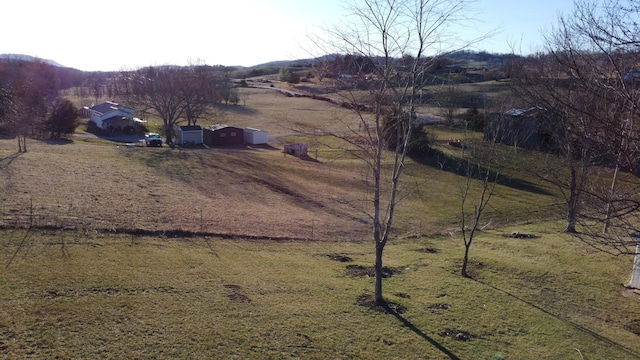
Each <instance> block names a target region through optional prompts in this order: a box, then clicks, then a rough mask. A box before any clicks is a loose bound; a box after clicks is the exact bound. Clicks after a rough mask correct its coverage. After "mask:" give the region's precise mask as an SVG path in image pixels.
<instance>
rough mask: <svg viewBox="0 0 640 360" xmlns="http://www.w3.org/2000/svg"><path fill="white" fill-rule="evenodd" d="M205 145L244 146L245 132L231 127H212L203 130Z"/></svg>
mask: <svg viewBox="0 0 640 360" xmlns="http://www.w3.org/2000/svg"><path fill="white" fill-rule="evenodd" d="M203 138H204V143H205V144H207V145H209V146H234V145H242V144H244V130H243V129H242V128H239V127H235V126H229V125H220V124H218V125H211V126H209V127H208V128H206V129H204V130H203Z"/></svg>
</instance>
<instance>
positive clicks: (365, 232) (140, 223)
mask: <svg viewBox="0 0 640 360" xmlns="http://www.w3.org/2000/svg"><path fill="white" fill-rule="evenodd" d="M35 209H36V207H34V206H33V203H32V202H31V201H30V202H29V204H28V206H27V208H26V209H23V210H16V209H13V208H12V209H10V210H6V209H5V208H2V207H0V227H2V228H18V229H20V228H23V229H27V228H54V229H61V230H77V231H84V232H114V233H118V232H121V233H139V234H163V233H167V234H184V235H188V234H192V235H212V236H223V237H248V238H262V239H291V240H293V239H299V240H326V239H333V240H346V241H354V240H355V241H357V240H368V239H370V236H371V227H370V223H369V222H368V221H367V222H364V223H363V222H362V221H354V223H353V224H352V226H351V227H350V228H344V229H339V228H336V227H335V226H323V225H322V224H318V222H317V221H315V220H312V221H310V222H309V223H308V224H303V225H300V224H299V223H297V224H293V223H292V224H291V226H290V227H289V228H288V230H289V231H287V234H286V235H283V234H275V233H269V232H268V231H267V232H264V233H258V232H259V231H260V229H259V228H260V226H257V228H254V229H246V228H245V229H246V231H241V230H238V231H235V232H233V233H231V232H229V231H230V230H228V229H227V230H226V232H225V231H223V230H221V229H220V227H219V222H217V221H214V220H211V219H207V218H206V217H205V216H204V215H203V212H202V209H199V210H198V213H197V214H196V216H194V217H189V218H186V219H185V218H183V219H175V221H173V222H172V223H166V222H165V223H162V222H159V221H153V220H152V219H131V221H126V220H124V219H121V220H118V219H98V218H95V217H92V216H86V217H83V216H78V215H75V214H69V213H68V212H65V211H64V210H62V209H61V207H60V206H58V205H55V206H51V207H49V208H46V207H43V206H40V207H37V210H35ZM56 210H57V211H56ZM563 211H564V204H562V203H557V204H550V205H543V206H538V207H535V208H527V209H522V210H519V211H514V210H513V209H509V210H505V211H503V210H500V209H492V210H491V211H486V212H485V214H484V215H483V219H484V222H487V223H491V222H492V221H494V220H499V221H500V222H502V223H520V222H526V221H529V220H532V221H541V220H557V219H560V218H561V217H562V216H561V215H562V214H563ZM505 213H508V216H507V215H505ZM398 220H400V219H398ZM401 223H402V224H403V228H402V229H400V228H396V229H395V231H394V236H398V237H421V236H428V235H432V234H434V233H437V232H438V231H437V230H445V229H433V226H440V227H442V228H444V227H447V228H449V229H451V228H453V229H456V226H457V224H458V223H459V215H456V216H454V217H452V218H449V219H447V220H444V221H435V222H434V221H426V220H424V221H423V220H421V219H411V220H407V221H401ZM398 224H400V223H398ZM497 225H499V224H497Z"/></svg>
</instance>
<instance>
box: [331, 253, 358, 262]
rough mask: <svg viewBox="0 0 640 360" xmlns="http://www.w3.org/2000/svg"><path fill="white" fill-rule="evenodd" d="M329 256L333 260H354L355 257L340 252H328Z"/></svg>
mask: <svg viewBox="0 0 640 360" xmlns="http://www.w3.org/2000/svg"><path fill="white" fill-rule="evenodd" d="M327 257H328V258H329V259H331V260H333V261H339V262H352V261H353V259H351V258H350V257H348V256H346V255H340V254H328V255H327Z"/></svg>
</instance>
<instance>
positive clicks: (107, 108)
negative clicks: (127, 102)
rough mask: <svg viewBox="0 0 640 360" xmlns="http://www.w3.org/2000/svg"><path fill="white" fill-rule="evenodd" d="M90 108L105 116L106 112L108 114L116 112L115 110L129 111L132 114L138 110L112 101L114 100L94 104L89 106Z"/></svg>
mask: <svg viewBox="0 0 640 360" xmlns="http://www.w3.org/2000/svg"><path fill="white" fill-rule="evenodd" d="M89 110H91V111H92V112H94V113H97V114H98V115H100V116H103V115H105V114H108V113H110V112H114V111H122V112H125V113H129V114H132V115H133V113H135V112H136V111H135V110H134V109H132V108H129V107H126V106H123V105H120V104H118V103H115V102H112V101H106V102H103V103H102V104H98V105H95V106H92V107H90V108H89Z"/></svg>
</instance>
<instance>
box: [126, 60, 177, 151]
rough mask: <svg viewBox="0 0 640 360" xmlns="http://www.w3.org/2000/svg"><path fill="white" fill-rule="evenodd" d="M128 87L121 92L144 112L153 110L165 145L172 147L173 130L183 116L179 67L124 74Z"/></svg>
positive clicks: (155, 68)
mask: <svg viewBox="0 0 640 360" xmlns="http://www.w3.org/2000/svg"><path fill="white" fill-rule="evenodd" d="M123 79H126V82H127V83H128V84H127V85H126V86H124V85H123V86H121V87H120V89H127V90H128V91H129V93H128V94H122V93H120V95H121V96H123V97H125V98H126V99H127V100H129V101H131V102H132V103H134V104H136V105H137V106H139V107H142V110H143V111H147V110H153V111H155V112H157V113H158V115H160V117H161V118H162V124H163V127H164V132H165V136H166V138H167V143H169V144H173V136H174V134H173V129H174V127H175V126H176V125H177V123H178V121H179V120H180V118H181V116H182V115H183V114H184V108H185V104H186V101H185V97H184V94H183V91H182V90H183V89H182V85H183V78H182V70H181V69H180V68H179V67H173V66H164V67H147V68H143V69H139V70H137V71H135V72H133V73H127V74H124V76H123Z"/></svg>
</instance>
